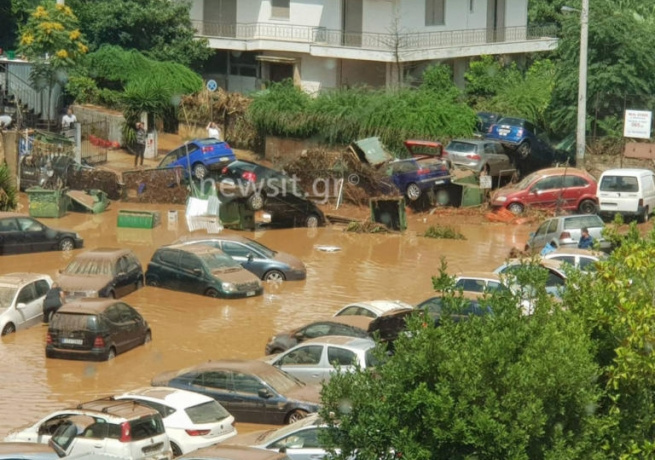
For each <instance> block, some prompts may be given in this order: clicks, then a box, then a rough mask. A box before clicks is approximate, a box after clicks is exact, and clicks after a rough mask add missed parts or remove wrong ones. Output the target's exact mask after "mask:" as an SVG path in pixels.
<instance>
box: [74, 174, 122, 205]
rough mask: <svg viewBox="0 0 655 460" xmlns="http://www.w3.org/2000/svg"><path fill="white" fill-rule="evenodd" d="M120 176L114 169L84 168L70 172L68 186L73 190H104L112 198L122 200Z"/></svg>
mask: <svg viewBox="0 0 655 460" xmlns="http://www.w3.org/2000/svg"><path fill="white" fill-rule="evenodd" d="M120 182H121V181H120V176H119V175H118V174H116V173H115V172H114V171H107V170H103V169H89V168H82V169H80V170H77V171H71V172H69V174H68V187H69V188H71V189H73V190H92V189H95V190H102V191H103V192H105V193H106V194H107V197H108V198H109V199H110V200H120V198H121V184H120Z"/></svg>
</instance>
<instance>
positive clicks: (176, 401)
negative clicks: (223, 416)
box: [116, 387, 214, 408]
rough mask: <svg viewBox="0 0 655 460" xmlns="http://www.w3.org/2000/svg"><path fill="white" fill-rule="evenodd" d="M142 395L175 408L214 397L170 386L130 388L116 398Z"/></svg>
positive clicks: (200, 402)
mask: <svg viewBox="0 0 655 460" xmlns="http://www.w3.org/2000/svg"><path fill="white" fill-rule="evenodd" d="M132 396H133V397H137V398H139V397H143V398H144V399H150V400H155V401H163V402H165V403H166V404H168V405H170V406H173V407H175V408H182V407H190V406H197V405H198V404H203V403H206V402H211V401H213V400H214V399H213V398H210V397H209V396H205V395H202V394H200V393H196V392H195V391H187V390H180V389H178V388H171V387H142V388H137V389H136V390H130V391H127V392H125V393H123V394H122V395H120V396H117V397H116V398H117V399H123V398H126V397H132Z"/></svg>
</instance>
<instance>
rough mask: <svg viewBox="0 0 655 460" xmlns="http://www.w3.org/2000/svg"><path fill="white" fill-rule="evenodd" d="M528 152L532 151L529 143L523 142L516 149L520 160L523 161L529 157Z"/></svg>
mask: <svg viewBox="0 0 655 460" xmlns="http://www.w3.org/2000/svg"><path fill="white" fill-rule="evenodd" d="M530 150H532V149H531V148H530V143H529V142H528V141H523V142H521V144H520V145H519V147H518V148H517V149H516V152H517V153H518V154H519V157H520V158H521V159H523V160H525V159H526V158H528V156H529V155H530Z"/></svg>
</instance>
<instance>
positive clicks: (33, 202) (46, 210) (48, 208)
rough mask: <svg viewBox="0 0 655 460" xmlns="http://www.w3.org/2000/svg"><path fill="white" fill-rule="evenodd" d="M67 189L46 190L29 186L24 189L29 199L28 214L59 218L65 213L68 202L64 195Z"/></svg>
mask: <svg viewBox="0 0 655 460" xmlns="http://www.w3.org/2000/svg"><path fill="white" fill-rule="evenodd" d="M67 190H68V189H57V190H48V189H44V188H41V187H30V188H28V189H27V190H26V192H27V197H28V200H29V210H30V216H32V217H51V218H55V219H56V218H59V217H63V216H64V215H66V210H67V209H68V206H69V204H70V201H69V198H68V196H67V195H66V193H67Z"/></svg>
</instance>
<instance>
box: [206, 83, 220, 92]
mask: <svg viewBox="0 0 655 460" xmlns="http://www.w3.org/2000/svg"><path fill="white" fill-rule="evenodd" d="M207 89H208V90H209V91H212V92H214V91H216V90H217V89H218V83H216V80H207Z"/></svg>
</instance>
